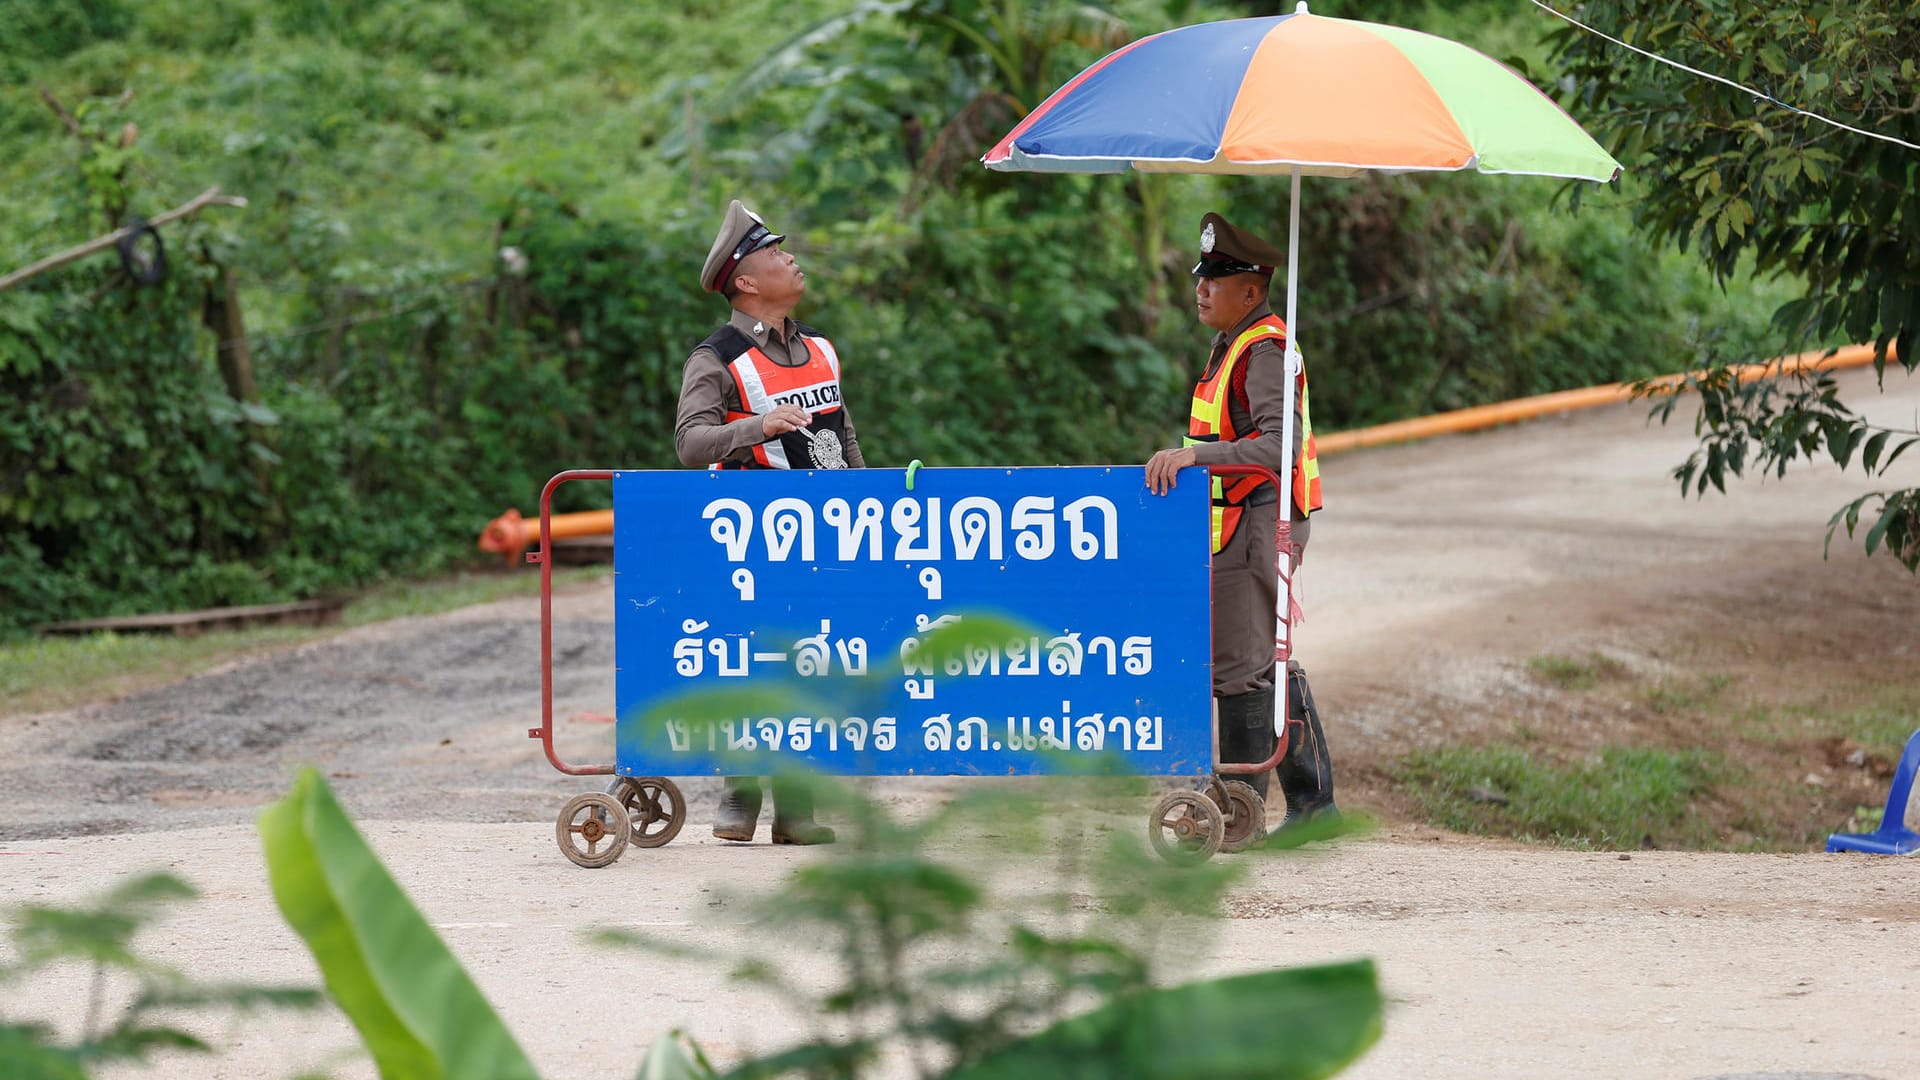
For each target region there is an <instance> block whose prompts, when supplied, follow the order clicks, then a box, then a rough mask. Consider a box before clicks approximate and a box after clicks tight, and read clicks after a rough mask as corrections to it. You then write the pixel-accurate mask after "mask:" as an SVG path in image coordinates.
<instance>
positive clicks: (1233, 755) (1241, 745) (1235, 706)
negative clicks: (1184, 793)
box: [1220, 686, 1274, 800]
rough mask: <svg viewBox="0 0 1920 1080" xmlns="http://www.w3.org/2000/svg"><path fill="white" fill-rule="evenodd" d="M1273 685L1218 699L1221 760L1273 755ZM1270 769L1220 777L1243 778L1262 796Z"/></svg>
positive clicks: (1269, 777)
mask: <svg viewBox="0 0 1920 1080" xmlns="http://www.w3.org/2000/svg"><path fill="white" fill-rule="evenodd" d="M1273 743H1274V734H1273V687H1271V686H1263V687H1261V688H1259V689H1258V690H1249V691H1247V692H1246V693H1244V694H1233V695H1230V696H1227V697H1222V698H1221V699H1220V760H1221V761H1234V762H1256V761H1265V760H1267V759H1268V758H1270V757H1272V756H1273ZM1272 776H1273V774H1272V773H1271V772H1262V773H1256V774H1254V775H1251V776H1249V775H1247V774H1246V773H1228V774H1224V775H1222V776H1221V777H1220V779H1221V780H1223V781H1225V780H1244V781H1246V782H1247V783H1248V784H1251V785H1253V790H1255V791H1257V792H1259V793H1260V798H1261V799H1263V800H1264V799H1265V798H1266V797H1267V792H1268V790H1269V787H1268V781H1269V780H1270V779H1271V778H1272Z"/></svg>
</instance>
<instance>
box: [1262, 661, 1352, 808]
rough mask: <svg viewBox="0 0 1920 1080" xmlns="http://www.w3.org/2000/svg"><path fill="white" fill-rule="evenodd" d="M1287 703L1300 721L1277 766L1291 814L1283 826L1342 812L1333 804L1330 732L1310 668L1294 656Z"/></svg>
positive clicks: (1289, 672) (1291, 664)
mask: <svg viewBox="0 0 1920 1080" xmlns="http://www.w3.org/2000/svg"><path fill="white" fill-rule="evenodd" d="M1287 704H1288V706H1289V713H1290V715H1291V716H1292V717H1293V718H1296V719H1298V720H1299V724H1298V726H1296V727H1295V728H1294V729H1293V734H1294V738H1293V739H1292V741H1291V742H1289V743H1288V745H1287V754H1286V756H1285V757H1283V758H1281V759H1280V765H1279V767H1278V768H1276V769H1275V770H1274V772H1275V773H1276V774H1277V775H1278V776H1279V778H1280V791H1281V794H1283V795H1285V796H1286V799H1287V817H1286V820H1285V821H1284V822H1282V823H1281V825H1280V827H1281V828H1283V829H1284V828H1286V827H1288V826H1290V825H1297V824H1300V823H1302V822H1307V821H1312V820H1313V819H1314V818H1317V817H1321V816H1323V815H1327V814H1338V813H1339V812H1340V808H1339V807H1337V806H1335V805H1334V804H1333V758H1332V757H1331V755H1329V754H1328V753H1327V736H1326V733H1325V732H1324V731H1322V730H1321V728H1320V710H1319V709H1318V708H1317V707H1316V706H1315V705H1314V702H1313V687H1311V686H1309V685H1308V684H1307V672H1306V669H1305V668H1302V667H1301V666H1300V665H1298V664H1296V663H1294V662H1293V661H1291V660H1289V661H1288V662H1287Z"/></svg>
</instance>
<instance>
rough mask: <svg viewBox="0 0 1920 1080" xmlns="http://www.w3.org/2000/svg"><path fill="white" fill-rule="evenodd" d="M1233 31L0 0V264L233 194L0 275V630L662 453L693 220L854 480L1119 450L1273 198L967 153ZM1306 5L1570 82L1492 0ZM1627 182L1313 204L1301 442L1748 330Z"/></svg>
mask: <svg viewBox="0 0 1920 1080" xmlns="http://www.w3.org/2000/svg"><path fill="white" fill-rule="evenodd" d="M1283 6H1284V7H1285V8H1286V9H1291V7H1292V4H1291V2H1290V0H1289V2H1288V3H1287V4H1285V5H1283ZM1275 10H1277V8H1276V5H1274V4H1272V3H1266V4H1262V3H1252V2H1246V3H1229V2H1226V0H1206V2H1198V0H1185V2H1182V0H1173V2H1162V0H1115V2H1114V3H1112V4H1111V5H1104V4H1089V3H1073V2H1062V0H1033V2H1030V3H1018V2H1012V0H785V2H782V3H773V2H769V0H738V2H736V3H732V4H727V5H717V4H711V3H706V2H696V0H650V2H647V3H639V4H636V3H629V2H621V0H368V2H365V3H358V4H351V5H347V4H338V3H333V2H331V0H139V2H136V0H0V26H4V27H6V28H7V29H6V32H5V34H4V35H3V39H0V88H3V89H0V188H3V189H4V190H5V192H6V205H7V209H8V212H7V214H6V215H5V216H4V218H0V273H4V272H6V271H9V270H13V269H17V268H20V267H24V266H26V265H28V264H30V263H32V262H34V261H35V260H36V259H39V258H42V257H44V256H46V255H48V254H49V253H52V252H55V251H58V250H60V249H62V248H65V247H67V246H70V245H73V244H76V243H79V242H82V241H85V240H87V239H89V238H92V237H95V236H98V235H101V234H103V233H105V232H107V231H109V230H111V229H112V228H115V227H117V226H119V225H121V224H122V223H123V222H124V221H125V220H126V219H127V218H128V217H129V216H135V215H137V216H145V217H152V216H154V215H155V214H157V213H159V212H161V211H163V210H166V209H168V208H170V207H174V206H177V205H180V204H182V203H184V202H186V201H187V200H189V199H190V198H192V197H193V196H194V195H196V194H198V193H200V192H201V191H203V190H205V189H207V188H209V187H211V186H213V185H216V184H217V185H219V186H221V187H222V188H223V189H224V191H225V192H226V193H228V194H230V195H236V196H242V197H244V198H245V199H247V200H248V205H247V207H246V208H244V209H236V208H226V207H219V206H213V207H208V208H206V209H204V210H202V211H201V212H199V213H198V214H196V215H193V216H191V217H187V218H183V219H181V220H179V221H176V222H173V223H171V224H168V225H166V226H165V227H163V228H162V229H160V230H159V235H160V237H161V240H162V241H163V242H164V254H165V261H166V268H167V273H166V275H165V276H164V278H163V279H162V280H160V281H159V282H157V283H154V284H147V285H142V284H139V283H137V282H136V281H135V280H134V278H133V276H131V275H130V273H129V271H128V269H127V268H126V266H125V265H123V261H122V260H121V258H120V257H119V256H117V255H116V254H115V253H113V252H111V251H109V252H106V253H103V254H100V255H96V256H93V257H91V258H89V259H86V260H82V261H79V262H75V263H73V264H71V265H68V266H65V267H62V268H60V269H57V270H53V271H50V272H47V273H44V274H40V275H38V276H36V277H34V278H32V279H31V280H29V281H27V282H25V283H24V284H21V285H19V286H17V287H15V288H12V289H10V290H7V291H4V292H0V634H4V633H9V632H18V631H19V630H20V629H21V628H24V627H27V626H30V625H32V624H34V623H37V622H42V621H46V620H50V619H56V618H74V617H80V616H85V615H92V614H104V613H124V612H131V611H138V610H150V609H156V608H168V607H192V606H202V605H212V604H223V603H251V602H262V601H266V600H271V599H286V598H293V597H299V596H308V595H314V594H317V593H323V592H327V591H333V590H340V589H346V588H351V587H354V586H356V585H359V584H362V583H365V582H368V581H370V580H373V579H376V578H379V577H382V576H385V575H392V574H398V573H416V572H423V571H430V570H433V569H436V568H440V567H444V566H447V565H449V564H452V563H456V562H460V561H465V560H471V559H473V558H475V557H476V553H475V552H474V550H473V545H474V537H475V536H476V534H477V533H478V531H479V529H480V527H481V525H482V524H484V523H485V522H486V521H487V520H488V519H489V518H491V517H493V516H494V515H495V514H498V513H499V512H501V511H502V510H504V509H505V508H507V507H509V506H517V507H519V508H520V509H521V510H523V511H527V510H531V509H532V508H533V504H534V501H535V497H536V495H537V493H538V491H539V489H540V485H541V483H542V481H543V480H544V479H545V478H546V477H547V476H549V475H550V474H552V473H553V472H555V471H557V470H559V469H562V468H568V467H607V466H618V467H667V466H673V465H676V464H677V463H676V462H675V460H674V455H673V451H672V446H671V442H672V440H671V429H672V423H673V414H674V404H675V400H676V396H677V393H678V388H679V379H680V369H681V363H682V361H683V360H684V358H685V356H686V354H687V352H688V351H689V350H690V349H691V347H692V346H693V345H694V344H695V343H696V342H698V341H699V340H700V339H701V338H702V337H704V336H705V334H706V333H707V332H708V330H710V329H711V327H712V326H714V325H715V324H717V323H718V322H719V321H720V319H721V318H722V317H723V315H724V311H725V309H724V305H723V304H722V302H721V301H719V300H718V299H717V298H715V297H712V296H709V295H707V294H703V293H702V292H701V291H700V289H699V287H698V284H697V282H696V278H697V276H698V270H699V267H700V264H701V261H702V259H703V257H704V255H705V253H706V250H707V247H708V244H709V242H710V240H711V237H712V235H713V231H714V229H715V228H716V227H717V225H718V222H719V217H720V212H721V210H722V209H723V208H724V207H725V205H726V202H727V200H728V199H729V198H733V197H738V198H741V199H743V200H745V201H747V202H748V203H749V205H752V206H754V207H755V208H757V209H759V210H760V211H761V212H762V213H764V214H765V215H766V216H767V217H768V218H769V219H770V221H771V222H772V223H773V224H774V225H775V226H776V227H777V228H779V229H781V230H782V231H785V232H787V233H789V234H790V235H791V237H792V239H791V241H790V248H791V249H792V250H794V251H795V252H796V253H797V254H798V255H799V257H800V258H801V260H802V261H803V264H804V265H805V266H806V267H807V268H808V269H809V271H810V275H809V281H810V289H809V295H808V299H807V302H806V304H805V305H804V307H803V308H802V310H801V311H800V312H799V313H798V314H799V315H800V317H801V318H803V319H804V320H805V321H807V322H810V323H812V324H814V325H816V326H819V327H821V328H823V329H825V330H826V331H827V332H829V333H830V334H831V335H832V336H833V337H834V339H835V341H836V343H837V344H838V345H839V348H840V352H841V354H842V356H843V357H845V358H846V360H847V365H848V366H847V384H848V386H847V393H848V399H849V401H850V403H851V408H852V410H853V413H854V415H855V417H856V418H857V419H858V421H859V424H860V432H861V445H862V447H863V448H864V449H866V452H867V456H868V461H869V463H870V464H875V465H882V466H898V465H903V464H905V463H906V462H907V461H908V460H910V459H912V458H920V459H923V460H924V461H925V462H927V463H928V464H932V465H963V464H987V463H993V464H1051V463H1094V462H1127V463H1132V462H1138V461H1142V460H1144V459H1145V457H1146V456H1147V455H1148V454H1149V453H1150V452H1151V450H1152V449H1154V448H1156V447H1159V446H1163V445H1168V444H1170V443H1171V442H1173V441H1174V439H1175V437H1176V433H1177V431H1179V430H1180V428H1181V427H1182V426H1183V424H1184V416H1185V412H1186V409H1187V400H1188V391H1189V389H1190V387H1191V385H1192V380H1193V378H1194V371H1195V366H1196V362H1197V358H1198V357H1200V356H1201V355H1203V353H1202V350H1203V349H1204V347H1205V341H1206V336H1207V334H1206V331H1205V330H1204V329H1203V328H1202V327H1200V326H1199V325H1198V323H1197V322H1196V320H1195V319H1194V317H1193V315H1192V310H1191V306H1190V301H1191V289H1192V286H1191V281H1190V279H1189V277H1188V275H1187V268H1188V267H1189V266H1190V265H1191V263H1192V260H1193V257H1194V252H1195V248H1196V244H1197V238H1196V231H1197V229H1198V225H1199V220H1200V216H1201V214H1202V213H1203V212H1204V211H1206V210H1208V209H1220V210H1222V211H1224V212H1226V213H1227V214H1228V215H1229V216H1230V217H1231V218H1233V220H1235V221H1236V222H1237V223H1241V224H1246V225H1250V226H1253V227H1257V228H1263V229H1264V230H1265V231H1266V232H1267V234H1268V235H1269V236H1270V237H1273V238H1275V239H1276V240H1284V223H1285V220H1286V185H1285V184H1284V183H1283V182H1279V181H1275V180H1271V179H1247V178H1198V177H1171V176H1158V177H1144V176H1109V177H1077V176H1034V175H999V174H992V173H989V172H987V171H986V170H984V169H983V168H981V167H980V166H979V165H978V164H977V162H976V159H977V157H978V156H979V154H980V153H981V152H982V151H983V150H984V149H985V148H986V147H987V146H989V145H990V144H991V143H992V142H993V141H994V140H996V139H997V138H998V137H999V136H1000V135H1001V134H1003V133H1004V132H1005V130H1006V129H1007V128H1008V127H1010V126H1011V125H1012V124H1013V123H1014V122H1015V121H1016V120H1017V119H1018V117H1019V116H1020V115H1022V114H1023V113H1024V112H1025V110H1027V109H1029V108H1031V107H1032V106H1033V105H1035V104H1037V102H1038V101H1039V100H1040V99H1041V98H1042V97H1044V96H1045V94H1046V93H1048V92H1049V91H1051V89H1052V88H1054V87H1055V86H1057V85H1058V84H1059V83H1061V82H1062V81H1064V80H1065V79H1067V78H1068V77H1070V76H1071V75H1072V74H1073V73H1074V72H1076V71H1078V70H1079V69H1080V68H1081V67H1083V66H1084V65H1086V64H1087V63H1089V62H1091V61H1092V60H1094V59H1097V58H1098V57H1099V56H1100V55H1102V54H1103V53H1105V52H1106V51H1109V50H1110V49H1111V48H1113V47H1115V46H1116V45H1118V44H1120V43H1122V42H1124V41H1126V40H1130V39H1132V38H1134V37H1137V36H1140V35H1142V34H1146V33H1150V32H1153V31H1157V30H1160V29H1164V28H1166V27H1168V26H1172V25H1177V24H1181V23H1186V22H1193V21H1198V20H1203V19H1210V18H1222V17H1232V16H1238V15H1247V14H1270V13H1272V12H1273V11H1275ZM1315 10H1316V12H1318V13H1320V14H1329V15H1341V16H1348V17H1358V18H1366V19H1373V20H1378V21H1389V22H1398V23H1402V24H1404V25H1410V26H1415V27H1419V28H1423V29H1430V30H1433V31H1435V32H1438V33H1443V34H1446V35H1448V36H1451V37H1455V38H1457V39H1460V40H1463V41H1466V42H1468V43H1469V44H1472V45H1474V46H1476V47H1478V48H1480V49H1481V50H1482V51H1485V52H1489V53H1491V54H1493V55H1495V56H1500V57H1503V58H1511V59H1512V60H1513V61H1515V62H1516V63H1517V64H1520V65H1522V66H1524V68H1525V69H1526V70H1528V71H1529V72H1530V74H1531V75H1532V76H1533V77H1534V79H1535V81H1536V82H1537V83H1539V84H1541V85H1543V86H1545V87H1548V88H1549V89H1555V88H1559V89H1561V90H1564V89H1565V88H1566V87H1569V86H1571V85H1572V84H1571V82H1567V83H1564V84H1563V83H1562V82H1560V81H1559V78H1558V76H1557V75H1556V72H1555V70H1554V67H1553V65H1554V59H1553V56H1552V53H1551V52H1550V48H1549V45H1548V35H1549V33H1550V32H1552V31H1553V30H1554V29H1555V25H1553V20H1552V19H1551V18H1550V17H1547V16H1545V15H1544V14H1542V13H1540V12H1539V11H1538V10H1537V9H1533V8H1531V7H1529V6H1527V5H1513V4H1496V3H1468V4H1462V5H1450V6H1443V5H1437V4H1425V3H1418V2H1407V0H1395V2H1389V0H1375V2H1361V0H1344V2H1340V0H1322V2H1320V3H1317V4H1316V5H1315ZM1574 109H1575V112H1576V115H1577V114H1578V111H1579V106H1578V105H1577V104H1575V105H1574ZM1640 183H1641V182H1640V181H1638V180H1636V179H1635V178H1634V177H1633V176H1632V175H1631V174H1630V175H1629V177H1628V178H1626V179H1625V180H1623V181H1620V182H1618V183H1616V184H1614V185H1610V186H1608V187H1606V188H1588V189H1587V190H1586V191H1584V192H1583V193H1581V196H1580V198H1579V199H1578V200H1574V199H1572V198H1570V192H1569V190H1568V189H1567V187H1566V185H1564V184H1561V183H1559V182H1556V181H1550V180H1537V179H1528V178H1517V177H1489V176H1477V175H1465V176H1437V177H1424V178H1370V179H1363V180H1359V181H1354V182H1342V181H1330V180H1328V181H1311V182H1309V184H1308V186H1307V189H1306V197H1305V200H1304V201H1305V218H1304V221H1305V224H1304V228H1303V233H1302V249H1301V279H1302V302H1301V318H1300V322H1301V327H1300V329H1301V339H1302V344H1303V347H1304V349H1305V351H1306V355H1307V358H1308V363H1309V367H1310V370H1311V373H1312V378H1313V386H1314V393H1313V402H1314V408H1315V414H1316V415H1315V417H1314V420H1315V425H1316V428H1318V429H1320V430H1337V429H1340V428H1345V427H1351V426H1355V425H1361V424H1366V423H1371V422H1377V421H1382V420H1389V419H1394V418H1398V417H1403V416H1408V415H1414V414H1419V413H1424V412H1429V411H1433V410H1438V409H1447V408H1455V407H1460V406H1465V405H1471V404H1475V403H1479V402H1484V401H1490V400H1498V399H1503V398H1508V397H1512V396H1516V395H1523V394H1530V393H1538V392H1544V391H1549V390H1554V389H1561V388H1566V387H1572V386H1581V385H1588V384H1592V383H1597V382H1604V381H1610V380H1616V379H1626V378H1633V377H1637V376H1645V375H1651V374H1656V373H1661V372H1667V371H1676V370H1681V369H1685V368H1688V367H1692V366H1694V365H1696V364H1697V363H1698V362H1700V361H1701V360H1702V359H1703V358H1704V357H1705V356H1707V355H1708V354H1710V353H1712V352H1714V351H1715V350H1718V349H1723V348H1733V349H1736V350H1739V349H1748V350H1751V349H1763V348H1766V347H1768V346H1770V345H1772V344H1776V343H1775V342H1769V341H1768V340H1767V337H1766V326H1767V319H1768V317H1769V315H1771V313H1772V312H1773V310H1774V308H1775V307H1777V306H1778V305H1779V304H1780V303H1781V302H1782V301H1783V300H1784V299H1785V298H1786V296H1787V295H1789V294H1790V293H1791V289H1792V284H1791V281H1783V280H1782V279H1776V278H1769V279H1767V280H1765V281H1761V282H1753V281H1750V280H1748V279H1747V278H1746V277H1744V276H1742V275H1739V274H1736V275H1735V277H1734V280H1733V282H1732V284H1731V286H1730V287H1728V288H1726V289H1724V290H1723V289H1722V288H1721V287H1720V286H1719V285H1717V284H1716V283H1715V282H1714V281H1713V280H1712V279H1711V278H1710V277H1709V276H1708V271H1707V270H1706V269H1704V268H1703V267H1702V266H1700V265H1699V264H1698V263H1697V262H1696V261H1695V260H1693V259H1692V258H1690V257H1689V256H1687V255H1686V254H1685V253H1684V252H1681V251H1675V250H1671V249H1668V250H1663V251H1659V252H1656V251H1654V250H1652V249H1650V248H1649V247H1648V246H1647V243H1646V242H1645V241H1643V240H1642V239H1640V238H1639V236H1638V235H1637V234H1636V233H1635V232H1634V229H1633V225H1632V221H1631V216H1632V210H1633V206H1634V204H1635V202H1636V200H1639V199H1642V198H1644V196H1645V188H1644V187H1642V186H1639V185H1640ZM1575 201H1577V203H1578V205H1577V207H1575V206H1573V205H1571V204H1572V203H1574V202H1575ZM1730 343H1731V344H1730ZM1777 344H1787V343H1777ZM237 358H244V359H245V360H246V361H247V363H248V365H250V374H251V378H250V379H247V378H243V377H241V376H240V375H239V374H237V373H236V364H235V362H234V361H235V360H236V359H237ZM583 486H584V485H575V487H583ZM1327 486H1328V500H1329V503H1330V504H1335V505H1337V501H1338V498H1339V485H1338V475H1337V470H1330V472H1329V476H1328V479H1327ZM593 497H596V496H595V493H592V492H578V493H575V495H574V498H576V499H588V498H593ZM569 508H573V507H569Z"/></svg>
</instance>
